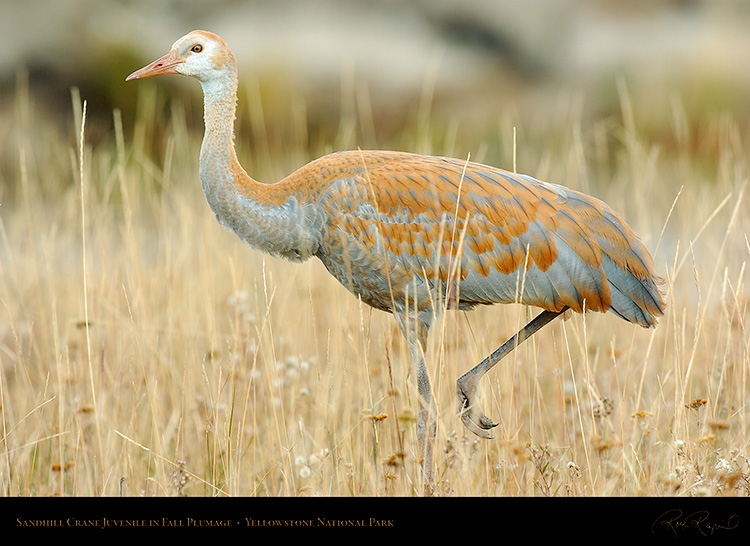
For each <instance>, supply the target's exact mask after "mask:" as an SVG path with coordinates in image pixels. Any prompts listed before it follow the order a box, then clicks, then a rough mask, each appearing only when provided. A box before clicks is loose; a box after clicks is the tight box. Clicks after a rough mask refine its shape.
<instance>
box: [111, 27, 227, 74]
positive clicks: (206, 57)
mask: <svg viewBox="0 0 750 546" xmlns="http://www.w3.org/2000/svg"><path fill="white" fill-rule="evenodd" d="M227 69H231V70H232V71H234V57H233V56H232V52H231V51H230V50H229V48H228V47H227V45H226V44H225V43H224V40H222V39H221V38H220V37H219V36H217V35H216V34H212V33H211V32H206V31H204V30H194V31H193V32H191V33H189V34H186V35H185V36H183V37H182V38H180V39H179V40H177V41H176V42H175V43H174V44H173V45H172V49H171V50H170V52H169V53H167V54H166V55H164V56H163V57H159V58H158V59H156V60H155V61H154V62H152V63H151V64H149V65H147V66H144V67H143V68H141V69H140V70H136V71H135V72H133V73H132V74H131V75H130V76H128V77H127V78H125V81H130V80H139V79H142V78H150V77H151V76H161V75H162V74H184V75H185V76H193V77H194V78H197V79H198V80H200V81H211V80H213V79H216V78H219V77H221V75H223V74H226V71H227Z"/></svg>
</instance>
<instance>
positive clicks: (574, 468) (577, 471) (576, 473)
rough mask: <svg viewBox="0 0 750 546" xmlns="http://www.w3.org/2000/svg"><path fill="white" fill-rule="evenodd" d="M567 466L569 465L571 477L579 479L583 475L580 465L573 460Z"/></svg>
mask: <svg viewBox="0 0 750 546" xmlns="http://www.w3.org/2000/svg"><path fill="white" fill-rule="evenodd" d="M567 467H568V473H569V474H570V476H571V478H573V479H578V478H580V477H581V467H580V466H578V465H577V464H575V463H574V462H573V461H568V464H567Z"/></svg>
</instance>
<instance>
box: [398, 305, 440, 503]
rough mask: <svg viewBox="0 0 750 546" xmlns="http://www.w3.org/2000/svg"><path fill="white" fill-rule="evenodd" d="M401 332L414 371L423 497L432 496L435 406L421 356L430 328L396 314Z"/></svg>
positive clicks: (426, 323)
mask: <svg viewBox="0 0 750 546" xmlns="http://www.w3.org/2000/svg"><path fill="white" fill-rule="evenodd" d="M396 318H397V320H398V324H399V326H400V327H401V332H402V333H403V335H404V337H405V338H406V341H407V343H408V344H409V352H410V353H411V358H412V361H413V362H414V366H415V368H416V370H417V390H418V391H419V414H418V417H417V443H418V446H419V456H420V458H421V459H422V475H423V479H424V495H425V496H430V495H432V490H433V481H432V443H433V441H434V440H435V436H436V433H437V422H436V420H435V415H436V411H435V402H434V400H433V398H432V387H431V386H430V377H429V375H428V374H427V365H426V364H425V358H424V353H425V349H426V347H427V332H428V330H429V328H430V324H429V321H427V320H425V321H422V320H420V319H414V318H413V317H410V318H409V319H407V320H404V317H400V316H398V314H396Z"/></svg>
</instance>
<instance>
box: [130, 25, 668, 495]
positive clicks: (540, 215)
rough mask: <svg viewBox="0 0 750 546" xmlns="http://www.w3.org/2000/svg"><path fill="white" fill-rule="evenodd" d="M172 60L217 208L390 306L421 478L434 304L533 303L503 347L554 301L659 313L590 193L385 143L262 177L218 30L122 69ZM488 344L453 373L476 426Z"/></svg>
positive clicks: (619, 229) (243, 230) (646, 263)
mask: <svg viewBox="0 0 750 546" xmlns="http://www.w3.org/2000/svg"><path fill="white" fill-rule="evenodd" d="M175 73H181V74H186V75H191V76H194V77H196V78H197V79H198V80H199V81H200V82H201V84H202V87H203V92H204V109H205V111H204V114H205V116H204V117H205V124H206V128H205V135H204V139H203V145H202V147H201V155H200V179H201V183H202V184H203V188H204V191H205V194H206V198H207V201H208V203H209V206H210V207H211V209H212V210H213V211H214V213H215V214H216V217H217V220H218V221H219V222H220V223H221V224H222V225H223V226H224V227H225V228H227V229H230V230H232V231H234V232H235V233H236V234H237V235H238V236H239V237H240V238H241V239H242V240H243V241H245V242H246V243H248V244H250V245H251V246H253V247H254V248H256V249H258V250H260V251H263V252H267V253H269V254H272V255H275V256H280V257H283V258H287V259H290V260H292V261H303V260H306V259H308V258H311V257H313V256H315V257H317V258H319V259H320V260H321V261H322V262H323V264H324V265H325V267H326V268H327V270H328V271H329V272H330V273H331V274H332V275H333V276H334V277H335V278H336V279H338V281H339V282H341V284H343V285H344V286H345V287H346V288H348V289H349V290H350V291H351V292H353V293H354V294H356V295H357V296H358V297H360V298H361V299H362V301H364V302H365V303H367V304H369V305H371V306H372V307H374V308H377V309H381V310H383V311H387V312H390V313H393V314H394V316H395V317H396V319H397V320H398V322H399V325H400V327H401V330H402V332H403V334H404V336H405V338H406V340H407V341H408V343H409V346H410V349H411V354H412V357H413V359H414V361H415V363H416V365H417V370H418V375H417V381H418V384H419V392H420V395H421V398H422V400H421V404H420V420H419V423H418V430H419V436H420V445H421V450H422V455H423V457H424V463H425V464H424V466H425V474H426V477H427V479H428V481H429V476H430V468H429V465H430V464H431V461H430V453H431V451H430V448H429V441H428V438H427V436H428V435H429V434H432V433H434V422H433V421H431V417H430V407H431V405H432V397H431V392H430V386H429V379H428V376H427V371H426V367H425V363H424V350H425V347H426V339H427V334H428V332H429V328H430V325H431V323H432V321H433V319H434V317H435V316H436V314H437V313H439V312H440V311H441V310H442V309H446V308H458V309H471V308H472V307H474V306H476V305H482V304H494V303H514V302H519V303H523V304H526V305H533V306H537V307H540V308H542V309H543V310H544V312H543V313H542V315H540V317H539V320H537V321H536V322H535V323H534V325H533V326H532V325H531V324H530V325H529V326H530V327H531V328H529V329H527V330H524V331H522V332H521V333H519V336H517V337H514V338H513V339H511V340H509V344H507V348H506V349H505V351H507V352H509V351H510V350H512V349H513V348H514V347H515V346H516V345H517V344H518V343H520V342H521V341H523V339H525V338H527V337H528V336H529V335H531V334H532V333H533V332H534V331H536V329H538V328H540V327H541V326H543V325H544V324H546V323H547V322H549V321H550V320H552V319H553V318H555V317H556V316H557V315H559V314H560V313H562V312H563V311H564V310H566V309H572V310H573V311H577V312H584V311H602V312H606V311H612V312H613V313H615V314H616V315H618V316H620V317H621V318H624V319H625V320H628V321H630V322H633V323H635V324H639V325H641V326H644V327H651V326H654V325H655V324H656V320H657V317H658V316H660V315H662V314H663V311H664V302H663V300H662V296H661V294H660V292H659V290H658V288H657V287H656V284H655V281H656V277H655V275H654V273H653V263H652V258H651V256H650V255H649V253H648V251H647V250H646V248H645V247H644V245H643V244H642V243H641V242H640V240H639V239H638V238H637V237H636V235H635V234H634V233H633V231H632V230H631V229H630V228H629V227H628V226H627V224H625V223H624V222H623V221H622V220H621V219H620V218H619V217H618V216H617V215H616V214H615V213H614V212H613V211H612V210H611V209H610V208H609V207H608V206H607V205H606V204H605V203H603V202H601V201H599V200H597V199H595V198H593V197H590V196H587V195H584V194H582V193H579V192H576V191H573V190H570V189H568V188H565V187H563V186H559V185H555V184H549V183H546V182H541V181H539V180H536V179H534V178H531V177H529V176H526V175H520V174H515V173H511V172H508V171H504V170H501V169H497V168H494V167H490V166H486V165H480V164H477V163H472V162H469V161H465V160H459V159H451V158H441V157H433V156H423V155H415V154H408V153H401V152H389V151H350V152H339V153H334V154H330V155H327V156H324V157H322V158H320V159H317V160H315V161H313V162H311V163H309V164H308V165H306V166H304V167H302V168H300V169H299V170H297V171H296V172H294V173H292V174H290V175H289V176H288V177H286V178H284V179H283V180H281V181H279V182H276V183H274V184H262V183H260V182H257V181H255V180H254V179H253V178H251V177H250V176H249V175H248V174H247V173H246V172H245V171H244V169H243V168H242V167H241V166H240V164H239V162H238V160H237V157H236V154H235V148H234V134H233V125H234V119H235V110H236V100H237V99H236V97H237V95H236V91H237V72H236V67H235V63H234V58H233V57H232V54H231V52H230V50H229V48H228V47H227V46H226V44H225V43H224V42H223V40H221V38H219V37H218V36H216V35H214V34H211V33H207V32H204V31H194V32H192V33H190V34H188V35H186V36H184V37H183V38H181V39H180V40H178V41H177V42H175V44H174V46H173V48H172V50H171V51H170V53H168V54H167V55H165V56H164V57H162V58H160V59H157V60H156V61H154V62H153V63H151V64H150V65H148V66H146V67H144V68H143V69H141V70H139V71H136V72H134V73H133V74H131V75H130V76H129V77H128V79H138V78H143V77H149V76H154V75H158V74H175ZM510 342H512V343H510ZM504 347H505V346H504ZM506 354H507V353H506ZM502 356H504V355H500V356H499V358H502ZM499 358H496V359H495V360H493V359H492V358H490V359H488V360H486V361H485V362H483V363H482V364H480V365H478V366H477V367H475V368H474V369H472V370H471V371H470V372H469V373H467V374H466V375H465V376H463V377H462V378H460V379H459V381H458V394H459V402H460V409H461V413H462V420H463V422H464V423H465V424H466V425H467V426H468V427H469V428H470V429H471V430H472V431H474V432H475V433H477V434H479V435H480V436H484V437H490V436H489V434H488V432H487V431H488V430H489V429H490V428H492V427H493V426H495V425H494V423H492V422H491V421H490V420H489V419H487V418H486V417H485V416H484V415H481V413H479V412H478V410H477V409H476V408H475V406H474V404H473V397H474V393H475V389H476V382H477V381H478V379H479V378H480V377H481V376H482V375H483V374H484V373H486V371H487V370H488V369H489V368H491V367H492V365H494V363H495V362H496V361H497V360H499Z"/></svg>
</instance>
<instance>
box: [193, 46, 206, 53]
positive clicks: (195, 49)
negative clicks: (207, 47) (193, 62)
mask: <svg viewBox="0 0 750 546" xmlns="http://www.w3.org/2000/svg"><path fill="white" fill-rule="evenodd" d="M190 51H192V52H193V53H200V52H201V51H203V46H202V45H200V44H195V45H194V46H193V47H191V48H190Z"/></svg>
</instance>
